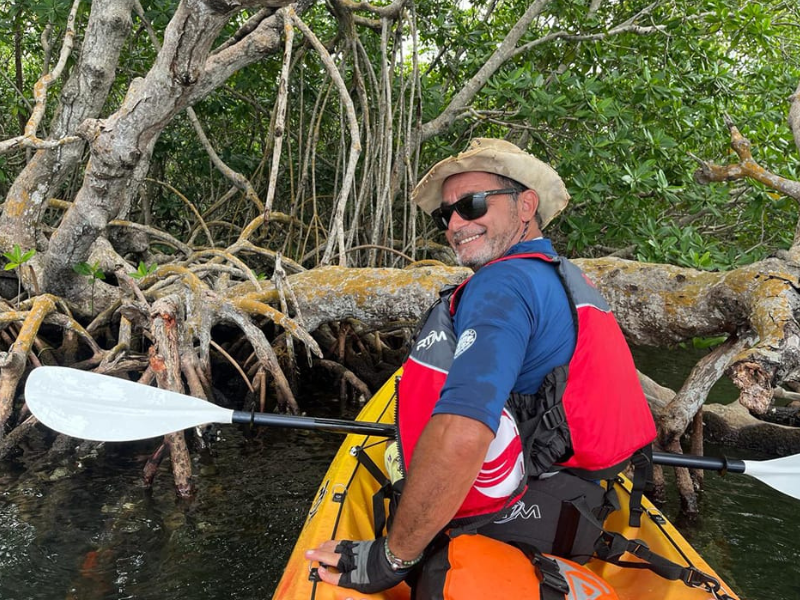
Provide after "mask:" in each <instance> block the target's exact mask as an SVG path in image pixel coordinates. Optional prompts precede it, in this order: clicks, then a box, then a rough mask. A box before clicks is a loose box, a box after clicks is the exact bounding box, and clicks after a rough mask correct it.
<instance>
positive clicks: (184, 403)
mask: <svg viewBox="0 0 800 600" xmlns="http://www.w3.org/2000/svg"><path fill="white" fill-rule="evenodd" d="M25 401H26V402H27V404H28V408H29V409H30V411H31V413H33V415H34V416H35V417H36V418H37V419H39V421H40V422H42V423H44V424H45V425H47V426H48V427H50V428H51V429H55V430H56V431H58V432H61V433H65V434H67V435H69V436H72V437H75V438H82V439H85V440H95V441H99V442H124V441H130V440H141V439H146V438H152V437H157V436H160V435H164V434H166V433H172V432H173V431H180V430H182V429H188V428H190V427H195V426H197V425H203V424H205V423H230V422H231V416H232V414H233V411H232V410H229V409H225V408H222V407H220V406H217V405H215V404H212V403H210V402H206V401H205V400H201V399H199V398H193V397H192V396H184V395H183V394H178V393H175V392H170V391H167V390H162V389H159V388H156V387H150V386H146V385H141V384H138V383H134V382H132V381H127V380H125V379H119V378H117V377H110V376H108V375H100V374H98V373H87V372H85V371H79V370H77V369H70V368H67V367H38V368H36V369H34V370H33V371H32V372H31V374H30V375H29V376H28V381H27V382H26V384H25Z"/></svg>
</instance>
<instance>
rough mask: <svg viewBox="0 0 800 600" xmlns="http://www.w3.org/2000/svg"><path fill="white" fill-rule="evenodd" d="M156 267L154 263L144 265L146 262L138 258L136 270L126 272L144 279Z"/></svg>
mask: <svg viewBox="0 0 800 600" xmlns="http://www.w3.org/2000/svg"><path fill="white" fill-rule="evenodd" d="M157 268H158V265H156V264H152V265H146V264H144V262H143V261H141V260H140V261H139V266H138V267H137V268H136V270H135V271H133V272H132V273H128V275H130V276H131V277H133V278H134V279H144V278H145V277H147V276H148V275H151V274H153V273H155V271H156V269H157ZM82 274H83V273H82Z"/></svg>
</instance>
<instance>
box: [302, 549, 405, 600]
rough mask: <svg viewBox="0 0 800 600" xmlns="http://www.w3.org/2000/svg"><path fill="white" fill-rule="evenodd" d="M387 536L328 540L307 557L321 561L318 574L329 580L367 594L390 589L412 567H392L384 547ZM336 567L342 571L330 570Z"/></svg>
mask: <svg viewBox="0 0 800 600" xmlns="http://www.w3.org/2000/svg"><path fill="white" fill-rule="evenodd" d="M385 544H386V539H385V538H383V537H380V538H378V539H377V540H368V541H361V542H352V541H350V540H342V541H337V540H328V541H327V542H324V543H322V544H320V546H319V547H318V548H316V549H315V550H308V551H307V552H306V558H307V559H309V560H316V561H319V563H320V567H319V569H318V571H317V572H318V573H319V578H320V579H322V581H324V582H326V583H332V584H333V585H338V586H339V587H344V588H351V589H354V590H357V591H359V592H362V593H364V594H372V593H375V592H380V591H383V590H388V589H389V588H391V587H394V586H396V585H397V584H398V583H400V582H401V581H403V579H405V577H406V575H408V571H409V569H397V570H395V569H393V568H392V565H391V564H389V560H388V559H387V557H386V551H385ZM331 567H333V568H335V569H336V570H337V571H339V573H331V572H330V571H329V570H328V569H329V568H331Z"/></svg>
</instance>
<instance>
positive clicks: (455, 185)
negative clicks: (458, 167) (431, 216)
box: [442, 171, 523, 271]
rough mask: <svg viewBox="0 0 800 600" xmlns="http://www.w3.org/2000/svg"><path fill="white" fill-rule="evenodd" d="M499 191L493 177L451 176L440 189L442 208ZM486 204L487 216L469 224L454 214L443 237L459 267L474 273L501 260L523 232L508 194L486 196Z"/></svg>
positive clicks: (483, 173)
mask: <svg viewBox="0 0 800 600" xmlns="http://www.w3.org/2000/svg"><path fill="white" fill-rule="evenodd" d="M501 187H503V186H501V185H499V182H498V180H497V177H496V176H495V175H493V174H492V173H485V172H482V171H473V172H468V173H459V174H458V175H452V176H451V177H448V178H447V179H446V180H445V182H444V184H443V185H442V204H453V203H454V202H456V201H457V200H460V199H461V198H463V197H464V196H467V195H469V194H472V193H475V192H486V191H489V190H496V189H498V188H501ZM486 203H487V206H488V210H487V212H486V214H485V215H483V216H482V217H479V218H477V219H474V220H472V221H467V220H465V219H464V218H462V217H461V215H459V214H458V213H457V212H453V214H452V216H451V217H450V224H449V225H448V227H447V232H446V233H445V235H446V236H447V241H448V242H449V243H450V246H452V248H453V250H455V252H456V256H457V257H458V262H459V264H461V265H463V266H465V267H470V268H471V269H473V270H474V271H477V270H478V269H480V268H481V267H482V266H483V265H485V264H486V263H488V262H490V261H492V260H494V259H496V258H500V257H501V256H503V255H504V254H505V253H506V252H507V251H508V249H509V248H511V246H513V245H514V244H515V243H516V242H517V241H518V240H519V237H520V234H521V233H522V229H523V222H522V220H521V219H520V217H519V213H518V211H517V207H516V204H515V202H514V199H513V198H512V196H511V195H510V194H502V195H500V194H498V195H495V196H488V197H487V198H486Z"/></svg>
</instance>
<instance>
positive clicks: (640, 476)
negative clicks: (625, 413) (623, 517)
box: [628, 444, 653, 527]
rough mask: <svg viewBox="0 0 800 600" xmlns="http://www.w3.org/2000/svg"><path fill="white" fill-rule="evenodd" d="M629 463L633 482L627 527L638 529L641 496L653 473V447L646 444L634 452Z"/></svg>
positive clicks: (640, 519)
mask: <svg viewBox="0 0 800 600" xmlns="http://www.w3.org/2000/svg"><path fill="white" fill-rule="evenodd" d="M631 462H632V463H633V480H632V482H631V483H632V487H631V496H630V499H629V503H630V517H629V519H628V525H630V526H631V527H639V526H640V525H641V523H642V513H643V512H644V509H643V508H642V496H643V495H644V493H645V491H647V490H648V488H649V487H650V484H651V481H650V480H651V476H652V473H653V447H652V446H651V445H649V444H648V445H647V446H645V447H644V448H641V449H639V450H637V451H636V452H634V453H633V456H632V457H631Z"/></svg>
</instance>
